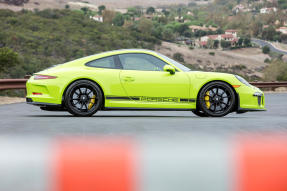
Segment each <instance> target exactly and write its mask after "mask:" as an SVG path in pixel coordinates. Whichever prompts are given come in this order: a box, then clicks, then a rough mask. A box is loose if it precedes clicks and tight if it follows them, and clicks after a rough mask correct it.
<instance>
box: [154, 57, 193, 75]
mask: <svg viewBox="0 0 287 191" xmlns="http://www.w3.org/2000/svg"><path fill="white" fill-rule="evenodd" d="M157 54H158V55H159V56H160V57H162V58H163V59H165V60H167V61H168V62H170V63H172V64H173V65H174V66H176V67H177V68H179V69H180V70H182V71H183V72H189V71H191V69H189V68H188V67H186V66H184V65H182V64H180V63H178V62H176V61H175V60H173V59H171V58H169V57H167V56H165V55H163V54H160V53H157Z"/></svg>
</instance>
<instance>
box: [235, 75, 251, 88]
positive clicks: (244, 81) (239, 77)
mask: <svg viewBox="0 0 287 191" xmlns="http://www.w3.org/2000/svg"><path fill="white" fill-rule="evenodd" d="M235 77H236V78H237V79H238V80H239V81H240V82H241V83H243V84H245V85H247V86H251V84H249V83H248V82H247V81H246V80H245V79H244V78H242V77H241V76H238V75H235Z"/></svg>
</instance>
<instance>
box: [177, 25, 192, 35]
mask: <svg viewBox="0 0 287 191" xmlns="http://www.w3.org/2000/svg"><path fill="white" fill-rule="evenodd" d="M188 29H189V27H188V25H187V24H180V25H178V26H176V28H175V30H176V32H178V33H179V34H180V35H183V34H184V33H185V31H187V30H188Z"/></svg>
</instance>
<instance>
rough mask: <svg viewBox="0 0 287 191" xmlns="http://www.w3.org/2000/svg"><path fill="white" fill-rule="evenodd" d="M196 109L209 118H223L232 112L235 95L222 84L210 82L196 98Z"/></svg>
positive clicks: (226, 85) (227, 86) (228, 87)
mask: <svg viewBox="0 0 287 191" xmlns="http://www.w3.org/2000/svg"><path fill="white" fill-rule="evenodd" d="M197 101H198V103H197V104H198V107H199V108H198V109H199V110H200V111H203V112H204V113H205V114H206V115H207V116H210V117H223V116H225V115H227V114H229V113H230V112H233V111H234V106H235V103H236V97H235V93H234V91H233V89H232V87H230V86H229V85H228V84H226V83H224V82H219V81H215V82H211V83H209V84H207V85H206V86H204V88H202V90H201V91H200V93H199V96H198V99H197Z"/></svg>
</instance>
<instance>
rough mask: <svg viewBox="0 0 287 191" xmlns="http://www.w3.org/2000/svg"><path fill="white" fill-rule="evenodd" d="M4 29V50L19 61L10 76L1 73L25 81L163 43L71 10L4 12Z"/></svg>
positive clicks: (0, 13)
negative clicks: (101, 55)
mask: <svg viewBox="0 0 287 191" xmlns="http://www.w3.org/2000/svg"><path fill="white" fill-rule="evenodd" d="M0 26H1V27H0V48H2V49H3V48H5V50H6V49H7V48H10V49H12V50H13V51H14V52H16V53H17V54H18V60H19V62H18V64H17V65H16V66H13V67H12V68H9V72H3V69H1V70H2V71H0V75H1V76H0V77H2V78H3V77H12V78H17V77H23V76H24V75H25V74H27V73H30V74H31V73H33V72H37V71H39V70H42V69H44V68H47V67H49V66H51V65H55V64H59V63H64V62H67V61H70V60H73V59H76V58H80V57H83V56H87V55H92V54H95V53H98V52H102V51H108V50H114V49H121V48H148V49H152V48H153V46H154V45H155V44H156V43H159V41H158V40H157V39H156V38H154V37H152V36H149V35H145V34H143V33H139V32H137V31H136V29H134V30H131V29H127V28H124V27H116V26H111V25H110V24H105V23H97V22H95V21H93V20H91V19H89V18H88V16H85V15H84V14H83V13H81V12H75V11H70V10H44V11H36V12H31V11H22V12H18V13H14V12H12V11H8V10H0ZM0 59H1V58H0ZM0 63H1V62H0ZM14 63H15V62H14ZM2 67H3V66H1V68H2ZM8 73H9V74H8Z"/></svg>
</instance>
